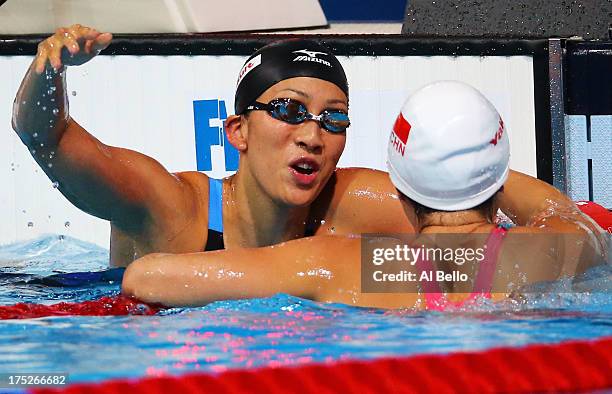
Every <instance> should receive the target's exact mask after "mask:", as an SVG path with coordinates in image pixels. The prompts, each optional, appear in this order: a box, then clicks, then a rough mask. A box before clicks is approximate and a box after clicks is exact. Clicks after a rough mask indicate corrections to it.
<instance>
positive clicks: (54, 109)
mask: <svg viewBox="0 0 612 394" xmlns="http://www.w3.org/2000/svg"><path fill="white" fill-rule="evenodd" d="M57 114H59V109H57V108H53V115H55V116H57Z"/></svg>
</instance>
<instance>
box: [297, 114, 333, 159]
mask: <svg viewBox="0 0 612 394" xmlns="http://www.w3.org/2000/svg"><path fill="white" fill-rule="evenodd" d="M324 132H325V131H324V130H323V129H322V128H321V126H320V125H319V122H318V121H316V120H312V119H309V120H306V121H305V122H304V123H302V124H300V125H299V127H298V129H297V130H296V131H295V134H294V135H295V143H296V144H297V145H298V146H299V147H301V148H303V149H305V150H306V151H307V152H308V153H320V152H321V150H322V149H323V145H324V143H323V138H322V137H321V133H324Z"/></svg>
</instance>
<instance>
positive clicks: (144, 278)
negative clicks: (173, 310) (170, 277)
mask: <svg viewBox="0 0 612 394" xmlns="http://www.w3.org/2000/svg"><path fill="white" fill-rule="evenodd" d="M168 256H169V255H167V254H162V253H155V254H149V255H146V256H144V257H142V258H140V259H138V260H136V261H134V262H133V263H131V264H130V265H129V266H128V267H127V268H126V270H125V273H124V274H123V281H122V283H121V292H122V293H123V294H124V295H126V296H129V297H134V298H137V299H138V300H140V301H143V302H147V303H161V304H165V302H163V301H164V298H165V294H164V281H165V278H166V275H165V270H164V267H165V265H166V262H167V257H168Z"/></svg>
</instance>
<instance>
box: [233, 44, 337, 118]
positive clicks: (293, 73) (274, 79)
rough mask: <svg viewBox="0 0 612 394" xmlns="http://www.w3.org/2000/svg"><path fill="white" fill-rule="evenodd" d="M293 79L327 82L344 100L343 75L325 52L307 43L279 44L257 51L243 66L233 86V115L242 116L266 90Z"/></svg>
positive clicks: (332, 56) (320, 47) (330, 56)
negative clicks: (234, 96) (301, 78)
mask: <svg viewBox="0 0 612 394" xmlns="http://www.w3.org/2000/svg"><path fill="white" fill-rule="evenodd" d="M294 77H311V78H318V79H323V80H325V81H329V82H331V83H333V84H334V85H336V86H338V87H339V88H340V90H342V91H343V92H344V94H346V96H347V97H348V82H347V80H346V74H344V69H343V68H342V65H341V64H340V62H339V61H338V59H337V58H336V57H335V56H334V55H333V54H332V53H331V51H330V50H329V48H326V47H324V46H323V45H321V44H318V43H316V42H314V41H310V40H304V39H290V40H283V41H277V42H274V43H272V44H268V45H266V46H265V47H263V48H261V49H259V50H258V51H257V52H255V53H254V54H253V55H251V57H250V58H249V60H247V61H246V62H245V63H244V66H243V67H242V70H240V74H239V75H238V83H237V86H236V98H235V100H234V110H235V113H236V115H240V114H242V113H243V112H244V110H245V109H246V108H247V107H248V106H249V105H251V104H253V102H254V101H255V100H256V99H257V97H259V96H260V95H261V94H262V93H263V92H265V91H266V90H267V89H268V88H269V87H270V86H272V85H274V84H276V83H278V82H280V81H282V80H285V79H289V78H294Z"/></svg>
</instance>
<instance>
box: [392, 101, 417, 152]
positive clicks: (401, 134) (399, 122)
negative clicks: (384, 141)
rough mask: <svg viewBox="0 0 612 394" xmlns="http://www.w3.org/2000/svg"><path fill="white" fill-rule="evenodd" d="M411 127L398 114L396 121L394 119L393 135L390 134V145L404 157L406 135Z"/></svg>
mask: <svg viewBox="0 0 612 394" xmlns="http://www.w3.org/2000/svg"><path fill="white" fill-rule="evenodd" d="M411 128H412V126H411V125H410V123H408V121H407V120H406V119H404V116H403V115H402V113H401V112H400V114H399V115H398V117H397V119H395V124H394V125H393V133H391V141H390V142H391V145H393V147H394V148H395V150H396V151H397V152H398V153H400V154H401V155H402V156H404V153H405V151H406V142H408V134H410V129H411Z"/></svg>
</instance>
